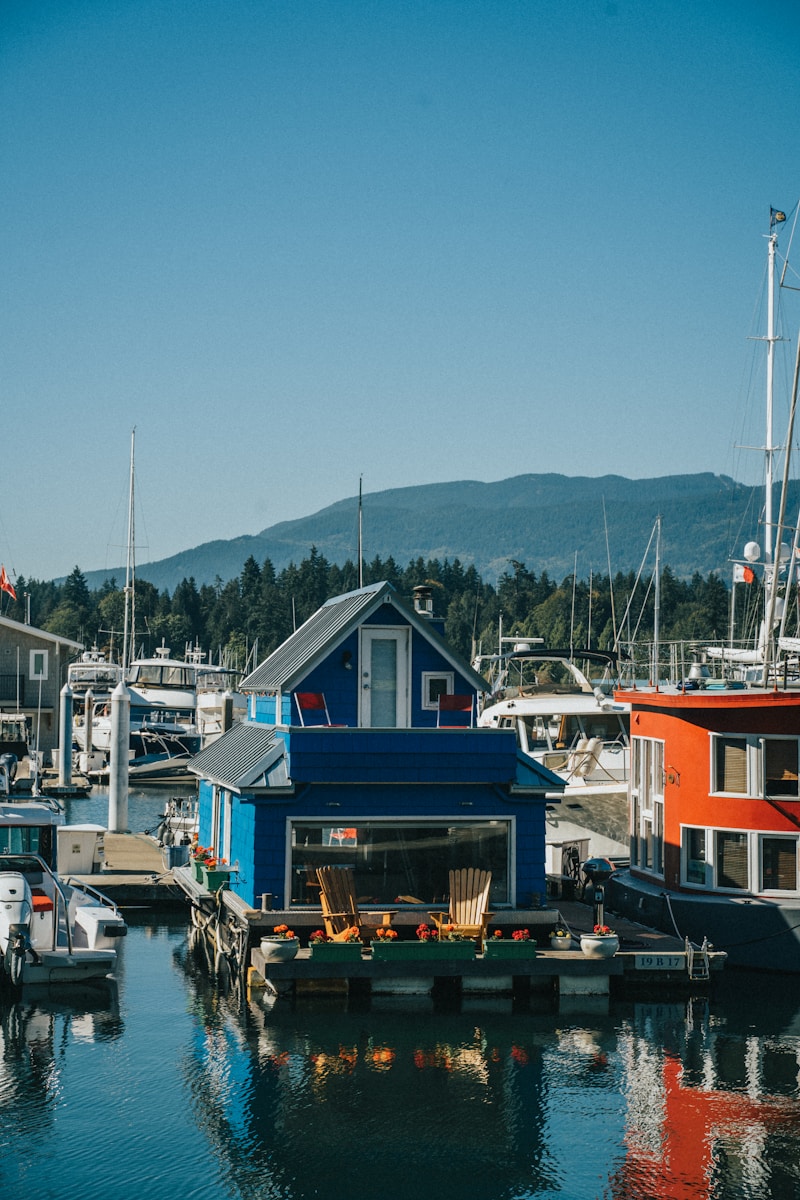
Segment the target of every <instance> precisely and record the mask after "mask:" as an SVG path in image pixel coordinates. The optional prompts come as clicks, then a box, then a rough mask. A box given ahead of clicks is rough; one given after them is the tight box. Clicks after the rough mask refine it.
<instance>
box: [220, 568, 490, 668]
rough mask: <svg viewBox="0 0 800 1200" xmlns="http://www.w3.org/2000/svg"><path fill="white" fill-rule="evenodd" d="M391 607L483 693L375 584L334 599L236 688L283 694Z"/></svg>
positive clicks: (433, 634)
mask: <svg viewBox="0 0 800 1200" xmlns="http://www.w3.org/2000/svg"><path fill="white" fill-rule="evenodd" d="M385 602H388V603H390V604H393V605H394V606H395V607H396V608H397V609H398V611H399V612H401V613H402V614H403V615H404V616H405V617H406V619H407V620H408V621H409V622H410V624H411V625H413V626H414V628H415V629H417V630H419V632H420V633H422V634H423V635H424V636H425V637H427V638H428V639H429V641H431V642H433V643H435V645H436V646H437V647H438V648H439V650H440V652H441V653H442V655H443V656H444V657H445V658H446V659H447V660H449V661H450V662H451V663H453V665H454V666H455V667H456V668H457V669H458V671H459V672H460V674H461V675H463V676H464V678H465V679H467V680H469V681H470V682H471V684H472V686H473V687H475V688H477V689H478V690H480V691H484V692H485V691H488V686H487V683H486V680H485V679H483V678H482V677H481V676H480V675H478V673H477V672H476V671H474V670H473V669H472V667H471V666H470V665H469V664H468V663H466V662H464V661H463V659H462V658H461V656H460V655H459V654H456V652H455V651H454V650H453V649H452V647H451V646H448V644H447V642H446V641H445V640H444V638H443V637H441V636H440V635H439V634H438V633H437V631H436V630H435V629H433V628H432V627H431V625H430V623H429V621H428V620H427V618H426V617H423V616H420V614H419V613H417V612H416V611H415V610H414V609H413V608H412V607H411V606H410V605H408V604H406V602H405V601H404V600H402V599H401V598H400V596H398V594H397V592H396V591H395V589H394V588H393V587H392V585H391V584H390V583H386V582H383V583H375V584H372V585H370V586H369V587H364V588H359V590H358V591H355V592H347V593H345V595H343V596H334V598H333V599H332V600H328V601H327V602H326V603H325V604H323V605H322V608H319V609H317V611H316V612H315V613H314V614H313V616H310V617H309V618H308V620H307V621H306V622H305V623H304V624H303V625H301V626H300V628H299V629H298V630H296V632H295V633H293V634H292V635H291V637H289V638H287V640H286V641H285V642H284V643H283V644H282V645H280V646H278V647H277V649H275V650H273V652H272V654H270V655H269V657H268V658H265V659H264V661H263V663H261V665H260V666H258V667H256V669H255V671H253V672H252V673H251V674H250V675H248V676H247V678H246V679H243V680H242V682H241V683H240V684H239V690H240V691H242V692H276V691H278V690H281V691H289V690H290V689H291V688H293V687H296V686H297V684H298V683H300V682H301V681H302V679H304V677H305V676H306V675H308V673H309V671H310V670H311V669H312V668H313V667H314V666H315V665H316V663H317V662H318V661H319V659H320V658H322V657H324V655H325V654H327V653H329V652H330V650H331V649H332V648H333V647H334V646H335V645H336V643H337V642H339V641H341V640H342V639H343V638H344V637H345V636H346V635H347V634H348V633H350V632H351V630H353V629H355V628H357V627H358V625H359V624H360V623H361V622H362V621H364V620H365V619H366V618H367V616H369V614H370V613H371V612H372V611H373V610H374V609H376V608H378V607H379V606H380V605H381V604H383V603H385Z"/></svg>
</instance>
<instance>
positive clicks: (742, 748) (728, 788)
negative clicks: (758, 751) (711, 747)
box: [713, 737, 748, 796]
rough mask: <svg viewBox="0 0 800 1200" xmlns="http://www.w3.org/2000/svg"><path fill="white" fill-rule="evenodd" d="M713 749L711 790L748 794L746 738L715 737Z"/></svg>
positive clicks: (741, 794)
mask: <svg viewBox="0 0 800 1200" xmlns="http://www.w3.org/2000/svg"><path fill="white" fill-rule="evenodd" d="M715 749H716V753H715V756H714V765H715V777H714V789H713V790H714V791H715V792H733V793H734V794H737V795H740V796H746V795H747V794H748V788H747V738H730V737H720V738H717V739H716V746H715Z"/></svg>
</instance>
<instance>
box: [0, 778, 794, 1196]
mask: <svg viewBox="0 0 800 1200" xmlns="http://www.w3.org/2000/svg"><path fill="white" fill-rule="evenodd" d="M158 800H159V798H157V801H158ZM160 804H163V797H161V798H160V803H159V802H157V803H156V804H155V806H154V808H153V816H156V817H157V815H158V812H159V811H160ZM69 819H70V820H72V821H79V820H96V819H97V818H95V817H91V816H87V815H86V814H85V810H84V812H83V813H82V814H80V815H78V814H76V813H73V814H71V815H70V818H69ZM100 821H101V823H102V818H101V819H100ZM132 827H134V823H133V821H132ZM130 919H131V928H130V932H129V936H128V937H127V939H126V940H125V942H124V944H123V946H122V951H121V960H120V963H119V970H118V978H117V981H116V984H115V985H113V986H110V987H107V988H106V987H101V988H99V989H94V990H91V991H89V990H85V991H84V990H83V989H81V990H80V991H79V992H75V990H74V989H66V988H62V989H61V990H60V991H54V990H46V991H42V992H38V993H37V992H30V993H25V994H24V995H23V996H22V998H20V999H16V1000H12V999H10V998H8V997H4V998H3V997H0V1195H2V1196H3V1198H4V1200H23V1198H25V1200H28V1198H29V1197H33V1196H35V1197H36V1198H37V1200H50V1198H53V1200H56V1198H57V1200H63V1197H64V1196H83V1197H87V1198H88V1200H94V1198H95V1197H97V1198H98V1200H100V1198H105V1197H113V1198H114V1200H134V1198H135V1200H140V1198H141V1197H147V1200H167V1198H169V1200H174V1197H175V1196H176V1195H179V1196H182V1197H186V1198H187V1200H219V1198H221V1197H225V1198H232V1200H240V1198H241V1200H306V1198H308V1197H316V1196H320V1197H326V1198H330V1197H333V1198H334V1200H338V1198H340V1197H341V1198H342V1200H395V1198H397V1200H400V1198H401V1197H402V1198H403V1200H408V1198H409V1197H414V1200H429V1198H431V1200H432V1198H434V1197H435V1198H436V1200H451V1198H452V1200H456V1198H458V1200H464V1197H469V1198H470V1200H534V1198H535V1200H556V1198H559V1200H651V1198H652V1200H655V1198H656V1197H658V1198H659V1200H666V1198H668V1200H705V1198H709V1200H767V1198H771V1200H798V1197H800V984H798V981H797V980H795V979H790V978H780V977H774V978H764V977H757V976H742V975H734V974H733V973H732V972H729V973H728V974H727V975H726V976H725V977H724V978H723V980H722V981H721V983H720V985H719V986H718V988H717V990H716V991H715V994H714V996H713V997H712V998H710V999H706V998H701V997H696V998H693V999H691V1000H686V999H682V1000H676V1001H674V1002H671V1001H669V999H668V998H663V1000H662V1002H660V1003H654V1002H642V1003H635V1004H634V1003H625V1004H612V1005H611V1006H610V1008H609V1007H608V1006H603V1005H600V1006H598V1005H597V1004H596V1002H594V1003H593V1002H592V1001H589V1000H586V999H584V1000H583V1002H582V1005H579V1006H578V1007H575V1008H574V1009H569V1010H565V1009H563V1008H562V1009H561V1010H560V1011H559V1010H556V1009H554V1008H553V1007H552V1006H550V1005H549V1004H543V1005H542V1006H541V1007H540V1008H537V1009H536V1010H534V1011H525V1012H512V1011H511V1008H510V1005H509V1004H508V1003H506V1002H492V1001H482V1000H474V1001H469V1002H468V1003H469V1007H467V1002H465V1004H464V1006H462V1008H461V1009H460V1010H459V1011H455V1012H443V1011H435V1010H434V1009H433V1008H432V1006H431V1005H430V1004H429V1002H428V1001H423V1000H421V999H413V998H405V999H400V998H392V999H391V1001H390V1000H389V999H388V998H386V999H384V998H382V999H381V1000H380V1001H378V1000H377V999H376V1000H373V1002H372V1005H371V1006H370V1007H369V1008H368V1009H365V1010H358V1009H353V1008H351V1009H348V1008H347V1007H346V1006H345V1004H344V1002H340V1001H338V1000H323V999H321V998H317V999H315V1000H313V1001H310V1000H309V1001H303V1002H299V1001H298V1002H297V1003H295V1004H292V1003H290V1002H289V1001H286V1000H280V1001H277V1002H271V1001H270V1000H269V999H268V998H267V997H266V996H265V995H264V994H263V993H261V992H253V993H252V994H251V995H250V996H248V995H247V994H246V993H245V992H243V991H242V990H241V989H239V988H238V987H236V986H235V985H231V983H230V981H228V982H227V984H226V981H224V980H215V979H214V976H213V962H209V959H208V956H207V953H206V951H205V949H204V946H203V945H202V943H200V942H198V941H197V940H196V937H197V935H196V934H195V932H194V931H192V930H190V928H189V927H188V925H187V922H186V920H185V919H184V917H183V916H182V915H177V916H170V917H169V918H168V919H166V918H164V919H158V918H154V917H152V916H151V917H149V918H147V917H145V916H142V915H140V916H135V915H133V914H132V915H131V918H130Z"/></svg>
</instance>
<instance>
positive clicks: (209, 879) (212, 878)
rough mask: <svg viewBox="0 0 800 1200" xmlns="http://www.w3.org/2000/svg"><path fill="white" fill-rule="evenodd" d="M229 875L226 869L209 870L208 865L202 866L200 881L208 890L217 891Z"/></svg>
mask: <svg viewBox="0 0 800 1200" xmlns="http://www.w3.org/2000/svg"><path fill="white" fill-rule="evenodd" d="M230 877H231V873H230V871H228V870H223V871H209V869H208V867H203V877H202V879H201V880H200V882H201V883H202V884H203V886H204V887H205V888H206V890H207V891H209V892H218V891H219V889H220V888H221V887H222V886H223V884H226V883H227V882H228V880H229V879H230Z"/></svg>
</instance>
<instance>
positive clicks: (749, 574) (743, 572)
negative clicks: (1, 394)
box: [0, 563, 756, 587]
mask: <svg viewBox="0 0 800 1200" xmlns="http://www.w3.org/2000/svg"><path fill="white" fill-rule="evenodd" d="M755 577H756V573H755V571H754V570H753V568H752V567H747V566H745V564H744V563H734V564H733V582H734V583H753V582H754V580H755ZM0 578H1V577H0ZM0 587H2V582H0Z"/></svg>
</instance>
